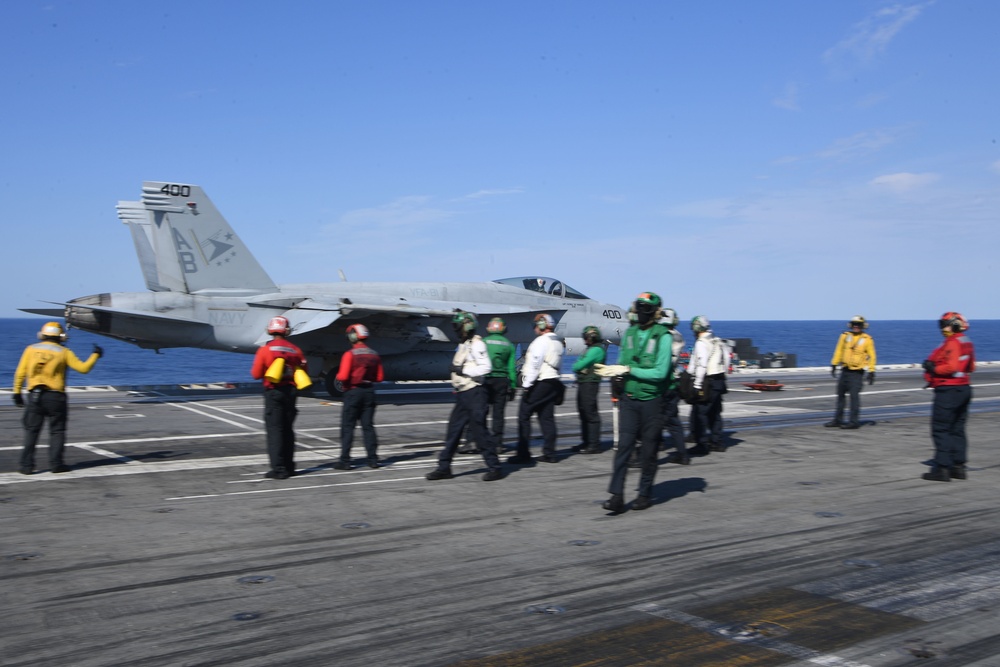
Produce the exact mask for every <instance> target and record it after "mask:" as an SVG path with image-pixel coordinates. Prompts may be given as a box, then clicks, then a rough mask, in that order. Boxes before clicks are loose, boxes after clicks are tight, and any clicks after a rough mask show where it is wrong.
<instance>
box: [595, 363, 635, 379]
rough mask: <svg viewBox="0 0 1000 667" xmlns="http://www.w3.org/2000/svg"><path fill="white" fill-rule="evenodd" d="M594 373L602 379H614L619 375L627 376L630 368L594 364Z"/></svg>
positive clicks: (620, 365)
mask: <svg viewBox="0 0 1000 667" xmlns="http://www.w3.org/2000/svg"><path fill="white" fill-rule="evenodd" d="M594 372H596V373H597V374H598V375H600V376H601V377H602V378H613V377H617V376H619V375H627V374H628V372H629V367H628V366H624V365H622V364H610V365H605V364H594Z"/></svg>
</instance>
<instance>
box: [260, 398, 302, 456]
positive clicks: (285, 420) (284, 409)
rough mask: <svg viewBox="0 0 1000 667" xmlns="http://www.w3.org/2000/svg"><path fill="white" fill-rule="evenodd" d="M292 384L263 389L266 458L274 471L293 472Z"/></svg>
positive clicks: (295, 410) (294, 408)
mask: <svg viewBox="0 0 1000 667" xmlns="http://www.w3.org/2000/svg"><path fill="white" fill-rule="evenodd" d="M297 396H298V392H297V391H296V390H295V387H294V386H292V385H290V384H289V385H281V386H279V387H276V388H274V389H265V390H264V428H265V429H266V430H267V458H268V461H269V462H270V464H271V470H272V471H274V472H287V473H288V474H289V475H291V474H292V473H294V472H295V431H294V429H293V428H292V426H293V424H295V415H297V414H298V412H299V411H298V410H297V409H296V407H295V399H296V397H297Z"/></svg>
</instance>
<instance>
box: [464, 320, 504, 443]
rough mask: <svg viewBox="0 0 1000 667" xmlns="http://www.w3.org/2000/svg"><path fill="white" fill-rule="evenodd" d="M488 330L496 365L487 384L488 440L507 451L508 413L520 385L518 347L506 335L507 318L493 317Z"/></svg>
mask: <svg viewBox="0 0 1000 667" xmlns="http://www.w3.org/2000/svg"><path fill="white" fill-rule="evenodd" d="M486 332H487V335H486V336H484V337H483V342H484V343H486V353H487V354H488V355H489V357H490V364H491V365H492V366H493V370H491V371H490V372H489V374H488V375H487V376H486V380H485V382H484V383H483V385H484V386H485V387H486V403H487V408H488V412H487V420H490V418H492V421H489V423H488V424H487V434H486V440H487V443H488V446H489V447H491V448H492V449H493V451H495V452H496V453H497V454H503V453H504V451H505V449H506V448H505V447H504V444H503V430H504V429H503V426H504V412H505V411H506V409H507V402H508V401H511V400H513V399H514V387H515V386H517V366H516V364H515V361H516V360H517V349H516V347H515V346H514V343H512V342H510V340H509V339H508V338H507V336H505V335H504V334H505V333H507V324H506V323H505V322H504V321H503V318H501V317H494V318H493V319H491V320H490V321H489V323H488V324H487V325H486ZM458 451H460V452H461V451H463V450H462V449H459V450H458Z"/></svg>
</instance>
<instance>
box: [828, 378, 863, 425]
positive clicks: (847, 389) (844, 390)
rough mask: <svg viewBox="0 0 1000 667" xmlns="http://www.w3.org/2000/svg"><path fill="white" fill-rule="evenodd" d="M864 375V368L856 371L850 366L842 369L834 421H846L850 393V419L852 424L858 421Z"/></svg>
mask: <svg viewBox="0 0 1000 667" xmlns="http://www.w3.org/2000/svg"><path fill="white" fill-rule="evenodd" d="M864 377H865V371H864V369H858V370H856V371H852V370H850V369H849V368H841V369H840V378H839V379H838V380H837V407H836V408H835V409H834V414H833V420H834V421H838V422H840V421H844V404H845V403H847V395H848V394H850V396H851V408H850V413H849V415H850V416H849V418H848V421H849V422H850V423H852V424H857V423H858V417H860V415H861V380H863V379H864Z"/></svg>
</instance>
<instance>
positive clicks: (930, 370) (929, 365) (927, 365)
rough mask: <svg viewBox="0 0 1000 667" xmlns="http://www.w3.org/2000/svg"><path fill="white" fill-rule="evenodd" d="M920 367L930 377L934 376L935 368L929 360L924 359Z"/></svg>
mask: <svg viewBox="0 0 1000 667" xmlns="http://www.w3.org/2000/svg"><path fill="white" fill-rule="evenodd" d="M922 365H923V368H924V370H925V371H927V372H928V373H930V374H931V375H934V368H935V366H934V362H933V361H931V360H930V359H924V363H923V364H922Z"/></svg>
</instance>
